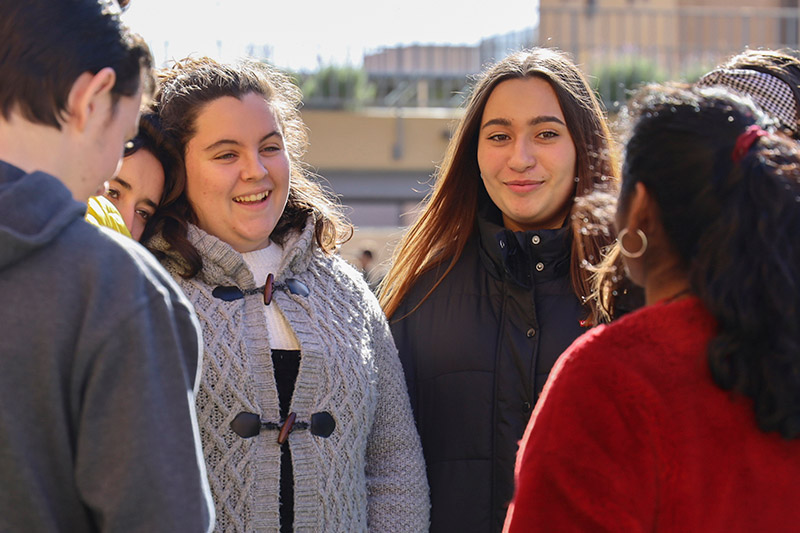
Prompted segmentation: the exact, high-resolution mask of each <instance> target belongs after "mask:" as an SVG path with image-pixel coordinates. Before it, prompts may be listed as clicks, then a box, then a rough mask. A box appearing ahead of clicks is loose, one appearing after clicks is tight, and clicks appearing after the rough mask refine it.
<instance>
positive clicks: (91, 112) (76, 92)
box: [67, 67, 117, 132]
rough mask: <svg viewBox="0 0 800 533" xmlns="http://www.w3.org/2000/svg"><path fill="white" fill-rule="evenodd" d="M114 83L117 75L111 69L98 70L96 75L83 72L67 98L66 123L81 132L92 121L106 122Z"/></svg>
mask: <svg viewBox="0 0 800 533" xmlns="http://www.w3.org/2000/svg"><path fill="white" fill-rule="evenodd" d="M116 81H117V74H116V73H115V72H114V69H113V68H111V67H106V68H103V69H100V71H99V72H98V73H97V74H92V73H91V72H84V73H83V74H81V75H80V76H78V78H77V79H76V80H75V83H73V84H72V88H71V89H70V91H69V95H68V96H67V122H68V123H69V124H71V125H72V127H73V128H75V129H76V130H78V131H79V132H82V131H84V130H85V129H86V128H87V126H88V125H89V123H90V122H91V121H92V120H93V119H96V118H98V117H99V118H101V119H102V120H103V121H107V120H108V118H107V116H106V115H107V114H108V111H110V110H111V89H112V88H113V87H114V84H115V83H116Z"/></svg>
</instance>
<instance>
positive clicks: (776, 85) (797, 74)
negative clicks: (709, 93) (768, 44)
mask: <svg viewBox="0 0 800 533" xmlns="http://www.w3.org/2000/svg"><path fill="white" fill-rule="evenodd" d="M795 53H796V52H795ZM695 85H696V86H698V87H714V86H722V87H726V88H728V89H730V90H731V91H734V92H737V93H739V94H742V95H745V96H749V97H750V98H752V100H753V102H755V103H756V104H757V105H758V106H760V107H761V109H762V110H763V111H764V112H766V113H767V114H768V115H769V116H771V117H772V118H773V119H775V120H776V121H777V122H778V125H779V127H780V128H782V129H783V130H784V131H785V132H786V133H787V134H788V135H790V136H791V137H792V138H794V139H795V140H800V60H799V59H798V58H797V57H795V55H793V53H791V51H789V50H787V51H782V50H755V49H753V50H745V51H744V52H742V53H741V54H737V55H735V56H733V57H731V58H729V59H728V60H726V61H725V62H723V63H722V64H721V65H719V66H718V67H716V68H715V69H713V70H712V71H710V72H709V73H707V74H705V75H704V76H703V77H702V78H700V79H699V80H698V81H697V82H696V83H695Z"/></svg>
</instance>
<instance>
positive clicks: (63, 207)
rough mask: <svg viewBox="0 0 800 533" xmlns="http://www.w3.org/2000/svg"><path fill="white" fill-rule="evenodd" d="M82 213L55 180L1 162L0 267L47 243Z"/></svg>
mask: <svg viewBox="0 0 800 533" xmlns="http://www.w3.org/2000/svg"><path fill="white" fill-rule="evenodd" d="M85 212H86V206H85V205H84V204H82V203H80V202H77V201H75V200H74V199H73V198H72V194H71V193H70V192H69V189H67V188H66V187H65V186H64V184H63V183H61V181H59V180H58V179H56V178H54V177H53V176H51V175H49V174H46V173H44V172H34V173H32V174H26V173H25V172H24V171H23V170H20V169H19V168H17V167H15V166H13V165H10V164H8V163H6V162H4V161H0V270H3V269H4V268H7V267H9V266H11V265H13V264H14V263H17V262H18V261H21V260H22V259H24V258H25V257H27V256H28V255H30V254H32V253H34V252H35V251H37V250H38V249H40V248H43V247H45V246H47V245H48V244H49V243H50V242H51V241H52V240H53V239H54V238H55V237H56V236H58V234H59V233H61V232H62V231H63V230H64V228H65V227H67V226H68V225H69V224H71V223H72V222H74V221H75V220H76V219H82V218H83V216H84V214H85Z"/></svg>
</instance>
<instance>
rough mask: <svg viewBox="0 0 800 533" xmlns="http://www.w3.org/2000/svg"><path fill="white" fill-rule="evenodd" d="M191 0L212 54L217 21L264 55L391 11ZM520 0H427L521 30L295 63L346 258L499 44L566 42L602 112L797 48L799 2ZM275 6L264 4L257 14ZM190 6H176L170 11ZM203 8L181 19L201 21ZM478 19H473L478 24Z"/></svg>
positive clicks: (393, 227)
mask: <svg viewBox="0 0 800 533" xmlns="http://www.w3.org/2000/svg"><path fill="white" fill-rule="evenodd" d="M198 1H199V2H200V4H207V5H212V4H213V5H212V8H213V9H214V10H215V11H214V13H215V17H216V20H214V21H211V22H210V24H212V25H213V24H216V26H215V27H214V26H211V27H209V29H207V30H206V31H204V32H193V35H195V34H197V35H199V36H203V35H205V34H208V35H205V37H206V38H207V40H208V38H210V39H213V41H212V42H210V43H207V47H210V48H211V49H212V50H213V51H212V52H209V51H208V50H205V51H204V52H203V53H210V54H211V55H213V53H214V51H215V52H216V53H217V55H218V56H221V57H222V58H223V59H225V58H224V51H225V50H230V49H231V48H233V47H234V42H235V39H233V38H231V37H223V35H224V32H223V30H224V29H225V28H228V27H230V28H234V27H235V28H237V31H239V30H241V31H239V33H242V34H244V33H245V31H244V29H245V27H244V26H242V24H245V26H247V25H250V26H253V28H251V30H253V31H256V33H255V34H256V35H259V37H257V39H263V40H265V41H266V42H258V43H255V44H248V45H246V46H245V47H244V48H243V51H244V52H245V53H247V54H249V55H251V56H253V57H257V58H260V59H263V60H265V61H271V62H275V61H276V57H278V56H279V55H280V54H279V53H277V51H278V50H279V46H280V45H281V43H282V46H283V47H284V48H285V47H286V45H287V43H286V42H283V41H280V37H279V35H280V34H281V32H282V31H283V30H284V29H285V30H286V32H285V33H287V34H288V35H289V37H288V39H289V41H288V42H289V43H291V45H290V47H292V48H298V49H302V48H307V47H309V46H312V47H313V46H316V47H317V50H318V51H320V50H322V49H321V48H320V46H322V47H323V49H324V47H326V46H331V47H332V46H333V45H334V43H333V39H334V37H337V36H339V35H341V31H342V28H344V29H345V30H346V31H349V33H350V34H351V35H352V36H354V37H358V36H360V35H361V36H363V35H365V33H364V32H367V31H368V30H374V29H376V28H378V27H379V26H380V25H381V24H386V23H389V22H392V19H391V15H386V14H385V13H384V14H381V15H379V14H377V13H376V11H377V7H373V8H368V7H366V6H367V4H358V5H361V8H360V9H353V8H352V6H353V5H356V0H345V1H344V3H343V4H342V5H338V4H337V7H335V8H334V7H332V6H329V4H326V3H319V4H318V5H317V7H316V8H312V7H311V6H310V5H309V6H305V7H304V9H307V10H308V14H307V15H304V17H303V20H300V21H299V23H300V24H303V25H305V26H313V27H314V28H315V31H316V32H317V33H320V32H321V31H322V30H323V29H324V28H326V27H328V26H330V27H331V29H332V31H333V32H334V33H332V34H329V36H328V38H327V39H328V40H327V41H326V40H325V38H324V37H323V38H322V39H321V40H319V41H317V43H316V44H314V43H312V42H310V41H311V40H310V39H308V38H306V39H302V38H301V39H297V38H296V37H294V36H293V33H294V31H296V28H295V30H292V27H291V26H292V24H289V25H288V26H287V28H282V27H280V25H279V26H278V27H275V26H274V25H273V26H271V27H270V26H264V24H262V23H261V22H260V20H261V19H260V18H259V16H258V15H257V14H256V12H255V10H256V9H261V8H257V7H256V6H260V5H261V4H258V3H256V2H255V0H247V1H245V0H237V2H222V1H220V0H198ZM522 1H523V2H524V3H520V2H519V1H517V2H516V4H514V5H513V6H510V5H506V4H502V5H500V4H498V5H497V6H493V5H485V6H483V5H482V4H481V7H480V8H477V7H476V6H477V5H478V3H477V2H476V3H475V4H474V5H470V6H468V5H467V3H468V0H459V2H457V3H456V2H454V4H453V6H452V7H446V8H442V6H441V5H439V4H437V5H436V6H433V7H436V8H437V9H439V8H441V9H439V13H440V14H439V17H440V19H441V17H447V16H448V13H450V14H452V18H453V20H447V24H446V25H442V24H439V26H440V27H439V28H438V30H441V31H444V30H446V29H448V28H450V27H454V26H458V25H459V21H460V25H462V26H463V25H466V22H470V23H476V20H475V18H474V17H478V18H479V19H480V17H481V10H484V11H483V13H484V19H483V20H484V21H488V20H489V16H490V15H497V16H498V17H502V18H503V19H504V20H505V19H507V20H509V21H511V22H512V23H513V26H512V25H511V24H509V25H508V26H507V27H524V28H525V29H522V30H519V31H514V32H510V33H501V34H497V35H492V36H488V37H485V38H482V39H479V40H477V42H474V43H473V44H459V45H454V44H441V43H440V44H420V43H417V44H407V45H397V46H379V47H376V48H374V49H370V50H369V51H367V52H366V53H364V54H363V57H351V56H350V55H349V53H348V59H347V60H346V61H345V62H344V63H345V64H344V65H342V64H336V63H333V64H325V63H324V62H323V61H322V60H321V59H320V60H319V61H318V62H317V67H316V68H313V69H305V68H304V69H302V70H300V71H298V72H294V73H293V76H294V77H295V79H296V81H297V83H298V85H299V86H300V87H301V88H302V90H303V94H304V102H305V107H304V109H303V118H304V119H305V121H306V123H307V125H308V127H309V129H310V139H311V146H310V149H309V152H308V154H307V158H306V160H307V162H308V163H309V164H310V165H311V167H312V168H313V169H314V170H315V171H316V172H317V173H318V174H319V175H320V176H322V179H323V182H324V183H325V184H326V185H327V186H328V187H329V188H330V189H331V190H332V191H333V192H334V194H336V195H338V196H339V198H340V199H341V201H342V203H343V204H344V205H345V206H346V209H347V213H348V216H349V217H350V219H351V221H352V222H353V223H354V224H355V225H356V226H357V231H356V234H355V237H354V238H353V240H352V241H351V242H350V243H348V244H346V245H345V246H344V247H343V249H342V254H343V255H344V256H345V257H347V258H349V259H351V260H353V261H354V262H355V259H356V258H357V257H360V256H361V251H362V250H364V249H370V250H371V251H372V252H373V255H374V259H375V263H376V264H381V263H383V262H385V261H386V260H387V259H388V257H389V254H390V250H391V248H392V245H393V244H394V243H395V242H396V240H397V239H398V238H399V236H400V235H401V234H402V232H403V231H404V228H405V227H406V226H407V225H408V224H409V222H410V221H411V220H413V217H414V216H415V212H416V211H417V208H418V205H419V203H420V202H421V201H422V200H423V199H424V198H425V196H426V194H428V192H429V191H430V186H431V183H432V180H431V176H432V175H433V174H434V173H435V171H436V167H437V165H438V164H440V162H441V160H442V157H443V155H444V151H445V148H446V146H447V142H448V140H449V138H450V135H451V133H452V129H453V127H454V125H455V122H456V121H457V119H458V117H459V116H460V107H459V106H460V105H461V104H462V102H463V101H464V99H465V97H466V96H467V95H468V93H469V88H470V82H471V79H472V78H473V77H474V76H475V75H476V74H477V73H479V72H480V71H481V69H482V68H483V67H484V66H486V65H487V64H489V63H491V62H493V61H495V60H498V59H502V58H503V57H505V56H506V55H507V54H509V53H510V52H513V51H516V50H519V49H522V48H527V47H530V46H536V45H538V46H548V47H557V48H560V49H563V50H565V51H567V52H569V53H570V54H571V55H572V56H573V57H574V58H575V59H576V61H577V62H578V64H579V65H581V67H582V68H583V69H584V71H585V72H586V73H587V75H588V76H589V78H590V81H591V82H592V83H593V85H594V87H595V88H596V90H597V91H598V94H599V95H600V97H601V98H602V100H603V102H604V103H605V105H606V107H607V109H608V110H609V113H610V114H611V115H612V116H613V115H614V114H615V112H616V111H617V110H618V109H619V106H620V105H621V104H622V103H624V102H625V100H626V98H627V96H628V95H629V94H630V91H631V90H632V89H634V88H636V87H637V86H639V85H641V84H642V83H645V82H650V81H656V82H658V81H665V80H684V81H693V80H694V79H696V78H698V77H699V76H700V75H702V74H703V73H705V72H706V71H708V70H709V69H711V68H712V67H714V66H715V65H716V64H718V63H719V62H720V61H721V60H722V59H724V58H726V57H728V56H730V55H733V54H735V53H738V52H740V51H742V50H744V49H745V48H747V47H751V48H788V49H791V50H795V49H797V48H798V47H800V0H530V2H529V3H527V2H525V0H522ZM145 4H152V5H153V8H152V9H153V10H163V9H165V8H166V6H165V5H164V4H161V3H159V2H157V1H156V0H139V1H138V2H134V3H133V5H132V7H131V10H130V11H131V12H134V11H135V10H136V9H138V6H142V7H141V9H142V18H141V20H140V22H139V24H141V25H144V24H145V23H149V24H155V23H163V24H164V25H165V28H164V32H162V34H164V35H170V34H173V35H174V31H175V29H174V28H175V26H174V24H171V23H170V17H168V16H167V17H164V16H162V17H155V16H153V15H152V14H150V13H145V12H144V10H145V8H144V5H145ZM240 4H241V5H244V4H247V5H249V6H250V11H251V13H249V16H247V17H244V18H243V16H242V14H241V13H237V12H235V9H234V7H235V6H236V5H240ZM528 6H530V7H528ZM329 7H330V9H331V11H330V12H329V13H335V15H334V14H330V15H329V16H336V17H339V18H337V20H336V24H321V23H327V22H329V20H324V17H321V16H320V15H319V13H320V11H321V10H322V11H324V10H325V9H328V8H329ZM433 7H431V9H433ZM264 9H266V8H264ZM274 9H277V8H275V7H274V6H273V7H270V8H269V10H268V11H265V13H269V12H271V11H272V10H274ZM382 9H383V8H382ZM391 9H394V10H395V11H394V12H393V13H394V14H395V16H398V13H401V12H400V11H398V10H400V9H405V11H408V9H412V8H408V7H404V8H402V7H397V6H395V7H393V8H391ZM413 9H416V11H415V15H414V16H415V17H417V16H418V17H420V18H419V19H418V24H419V25H423V24H424V23H426V22H429V21H427V19H424V17H425V13H424V10H420V6H419V5H418V6H417V8H413ZM448 9H449V12H448V11H447V10H448ZM442 10H444V11H442ZM486 10H491V12H490V13H488V12H486ZM194 11H196V10H194ZM194 11H193V13H194ZM405 11H403V13H405ZM153 12H156V11H153ZM442 13H445V14H444V15H443V14H442ZM189 15H191V13H182V14H181V17H186V16H189ZM263 16H266V15H262V17H263ZM459 17H460V18H459ZM208 18H209V17H205V18H204V19H203V20H202V21H200V20H198V21H194V22H193V23H192V24H191V25H198V24H201V23H205V22H207V19H208ZM429 18H431V17H429ZM433 18H435V17H433ZM340 19H341V20H340ZM456 19H458V20H456ZM159 21H160V22H159ZM433 22H436V21H433ZM439 22H440V23H441V20H439ZM480 23H481V21H480V20H478V21H477V25H478V26H480ZM187 24H188V22H187ZM484 24H485V22H484ZM133 26H135V25H133ZM262 26H264V28H263V29H262ZM295 26H296V25H295ZM395 26H397V25H395ZM401 26H403V25H402V24H401ZM383 27H384V28H388V26H383ZM403 27H407V28H408V30H407V33H410V32H411V31H412V30H413V29H414V28H410V27H408V23H406V24H405V26H403ZM378 31H380V30H378ZM383 31H388V30H386V29H384V30H383ZM441 31H438V32H437V33H441ZM170 32H172V33H170ZM284 37H286V36H284ZM373 37H374V32H373ZM225 39H228V40H225ZM269 39H273V42H269ZM307 41H308V42H307ZM320 42H322V43H325V44H322V45H320V44H319V43H320ZM351 42H352V41H351ZM371 42H374V41H371ZM152 44H153V43H151V45H152ZM153 48H154V50H156V51H157V52H159V53H161V52H162V51H163V55H164V57H168V53H169V51H170V50H172V49H173V48H174V47H172V46H171V44H170V42H169V40H168V39H167V40H161V41H157V44H156V45H155V46H153ZM359 56H360V54H359ZM319 57H320V56H318V58H319ZM353 60H354V61H353Z"/></svg>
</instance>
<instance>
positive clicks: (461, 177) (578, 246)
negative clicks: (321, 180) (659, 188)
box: [380, 48, 618, 318]
mask: <svg viewBox="0 0 800 533" xmlns="http://www.w3.org/2000/svg"><path fill="white" fill-rule="evenodd" d="M532 77H535V78H541V79H544V80H545V81H547V82H548V83H549V84H550V85H551V86H552V88H553V90H554V91H555V93H556V96H557V98H558V102H559V104H560V106H561V109H562V111H563V113H564V118H565V119H566V123H567V128H568V130H569V133H570V135H571V136H572V140H573V142H574V143H575V147H576V152H577V161H576V167H577V168H576V175H577V183H576V187H575V196H574V199H576V200H577V199H579V198H581V197H584V196H587V195H589V194H590V193H592V192H594V191H597V190H598V189H607V190H609V191H611V195H612V197H613V196H615V191H616V186H617V182H618V168H617V163H616V154H615V153H614V149H613V148H612V147H613V144H612V140H611V134H610V132H609V129H608V125H607V123H606V118H605V113H604V110H603V108H602V107H601V105H600V103H599V101H598V99H597V98H596V96H595V94H594V92H593V91H592V89H591V87H590V86H589V84H588V83H587V81H586V79H585V77H584V76H583V74H582V73H581V71H580V69H578V67H577V66H576V65H575V64H574V63H573V62H572V61H571V60H570V58H569V57H568V56H567V55H566V54H565V53H563V52H560V51H558V50H554V49H549V48H534V49H531V50H524V51H521V52H517V53H515V54H513V55H511V56H508V57H507V58H505V59H503V60H502V61H500V62H498V63H496V64H495V65H493V66H491V67H489V69H488V70H486V71H485V72H484V73H483V74H482V75H481V76H480V77H479V78H478V79H477V81H476V83H475V85H474V89H473V91H472V94H471V96H470V98H469V100H468V102H467V104H466V110H465V113H464V116H463V118H462V119H461V121H460V122H459V124H458V127H457V129H456V131H455V135H454V136H453V138H452V139H451V141H450V144H449V145H448V147H447V152H446V154H445V157H444V161H443V162H442V165H441V167H440V168H439V170H438V171H437V173H436V175H435V181H434V186H433V190H432V191H431V193H430V194H429V196H428V198H427V199H426V201H425V204H424V207H423V210H422V213H421V214H420V216H419V218H418V219H417V220H416V222H414V224H412V225H411V227H410V228H409V230H408V231H407V233H406V234H405V235H404V236H403V238H402V240H401V241H400V243H399V245H398V247H397V248H396V249H395V252H394V257H393V264H392V267H391V269H390V270H389V272H388V274H387V275H386V277H385V278H384V280H383V283H382V284H381V288H380V299H381V305H382V306H383V310H384V312H385V313H386V316H388V317H389V318H391V317H392V316H393V315H394V313H395V311H397V308H398V307H399V305H400V303H401V302H402V301H403V299H404V298H405V296H406V294H408V291H409V290H410V289H411V288H412V287H413V286H414V284H415V283H416V282H417V281H418V280H419V278H420V276H422V275H423V274H424V273H425V272H427V271H428V270H430V269H432V268H434V267H436V266H437V265H440V264H443V263H445V262H447V263H448V266H447V268H446V269H445V271H444V273H443V274H442V275H441V277H440V278H439V279H438V280H437V281H436V283H435V284H434V286H433V287H432V288H431V290H430V291H429V292H428V294H427V295H425V297H424V298H423V299H422V301H420V302H419V304H418V305H417V307H415V308H414V310H416V309H417V308H418V307H419V305H421V304H422V302H423V301H425V299H427V298H428V296H430V294H431V293H432V292H433V291H434V290H435V289H436V287H437V286H438V285H439V284H440V283H441V282H442V280H443V279H444V278H445V276H447V274H448V273H449V272H450V271H451V270H452V269H453V267H454V266H455V264H456V262H457V261H458V259H459V258H460V257H461V254H462V252H463V251H464V247H465V246H466V244H467V242H468V241H469V239H470V238H471V237H472V236H473V235H474V233H475V232H476V216H477V212H478V208H479V199H482V198H485V199H487V200H488V194H487V192H486V189H485V187H484V185H483V182H482V180H481V179H480V171H479V169H478V158H477V153H478V132H479V129H480V121H481V117H482V116H483V110H484V108H485V107H486V101H487V100H488V99H489V96H490V95H491V93H492V91H493V90H494V88H495V87H496V86H497V85H498V84H499V83H502V82H503V81H506V80H510V79H525V78H532ZM488 201H491V200H488ZM584 207H585V206H584V205H582V204H580V203H579V202H576V203H575V204H574V205H573V207H572V208H571V211H570V219H569V220H570V228H571V237H572V244H571V259H570V277H571V280H572V285H573V288H574V290H575V294H576V295H577V296H578V297H579V298H581V299H582V301H583V302H584V304H585V305H586V306H587V308H588V311H589V315H590V316H591V317H594V316H595V312H596V304H595V302H594V301H593V300H591V299H589V296H590V294H591V286H590V280H589V278H590V276H591V272H590V271H589V269H587V266H589V265H592V264H594V263H596V262H598V261H599V260H600V257H601V255H602V251H603V249H604V248H605V247H606V246H607V245H609V244H610V243H611V242H613V241H614V236H615V235H614V231H613V228H610V227H608V226H607V225H606V224H592V222H593V221H592V220H591V218H592V214H591V213H590V212H589V211H587V210H586V209H584ZM411 312H413V310H412V311H411Z"/></svg>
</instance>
